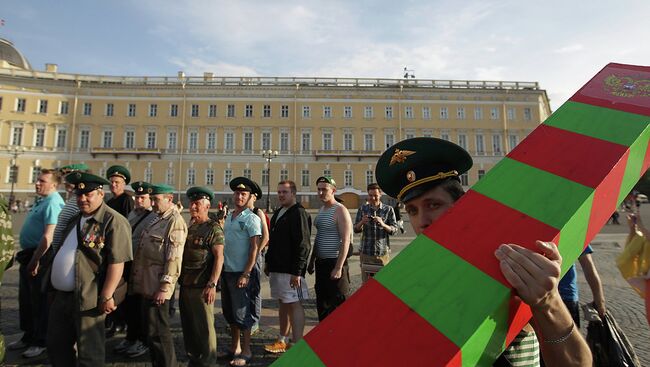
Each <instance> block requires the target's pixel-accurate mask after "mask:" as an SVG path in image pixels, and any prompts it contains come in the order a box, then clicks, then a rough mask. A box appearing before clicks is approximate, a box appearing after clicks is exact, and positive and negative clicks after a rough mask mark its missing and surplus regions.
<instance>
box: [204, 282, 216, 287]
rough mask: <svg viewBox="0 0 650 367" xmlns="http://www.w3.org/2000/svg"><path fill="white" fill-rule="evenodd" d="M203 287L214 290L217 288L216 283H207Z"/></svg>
mask: <svg viewBox="0 0 650 367" xmlns="http://www.w3.org/2000/svg"><path fill="white" fill-rule="evenodd" d="M205 287H206V288H216V287H217V283H215V282H210V283H208V284H207V285H206V286H205Z"/></svg>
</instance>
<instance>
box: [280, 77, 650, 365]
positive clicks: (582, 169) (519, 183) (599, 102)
mask: <svg viewBox="0 0 650 367" xmlns="http://www.w3.org/2000/svg"><path fill="white" fill-rule="evenodd" d="M649 116H650V67H640V66H631V65H621V64H609V65H607V66H606V67H605V68H604V69H603V70H601V71H600V72H599V73H598V74H597V75H596V76H595V77H594V78H592V80H591V81H589V83H587V84H586V85H585V86H584V87H582V88H581V89H580V90H579V91H578V92H577V93H576V94H575V95H574V96H573V97H572V98H571V99H570V100H569V101H568V102H566V103H565V104H564V105H562V107H560V108H559V109H558V110H557V111H556V112H555V113H554V114H553V115H552V116H551V117H549V118H548V119H547V120H546V121H545V122H544V123H543V124H541V125H540V126H539V127H538V128H537V129H535V130H534V131H533V132H532V133H531V134H530V135H529V136H528V137H527V138H526V139H525V140H524V141H523V142H522V143H521V144H520V145H519V146H517V148H516V149H514V150H513V151H512V152H511V153H510V154H508V156H507V157H505V158H504V159H503V160H502V161H501V162H499V163H498V164H497V165H496V166H495V167H494V168H492V170H490V172H489V173H488V174H487V175H486V176H485V177H484V178H483V179H481V181H479V182H478V183H477V184H476V185H475V186H474V187H473V188H472V189H471V190H469V191H468V192H467V194H466V195H465V196H464V197H463V198H462V199H461V200H459V201H458V202H457V203H456V205H455V206H454V207H453V208H452V209H451V210H449V211H448V212H447V213H446V214H445V215H444V216H442V217H441V218H440V219H439V220H438V221H436V222H435V223H433V224H432V225H431V226H430V227H429V228H428V229H427V230H426V231H425V232H424V234H422V235H420V236H418V237H417V238H416V239H415V240H413V242H411V244H409V246H408V247H406V248H405V249H404V250H403V251H402V252H401V253H400V254H399V256H397V257H396V258H395V259H394V260H393V261H391V262H390V263H389V265H388V266H386V267H385V268H384V269H383V270H382V271H381V272H379V273H378V274H377V275H376V276H375V278H374V279H371V280H370V281H369V282H368V283H366V285H364V286H363V287H361V288H360V289H359V290H358V291H357V292H356V293H355V294H354V295H353V296H352V297H350V299H349V300H347V301H346V302H345V303H344V304H343V305H342V306H341V307H340V308H339V309H337V310H336V312H334V313H333V314H332V315H330V316H329V317H328V318H327V319H326V320H325V321H323V322H322V323H321V324H320V325H318V326H317V327H316V328H314V329H313V330H312V331H311V332H310V333H308V334H307V335H306V336H305V338H304V339H303V340H302V341H300V342H299V343H297V344H296V345H295V346H294V347H293V348H291V349H290V350H289V351H288V352H287V353H286V354H285V355H284V356H283V357H282V358H280V359H279V360H278V361H276V362H275V363H274V366H330V367H331V366H390V365H396V366H399V365H412V366H475V365H483V366H485V365H488V366H489V365H491V364H492V362H493V361H494V360H495V359H496V358H497V357H498V355H499V354H501V352H502V351H503V350H504V349H505V347H506V346H507V345H508V344H509V343H510V342H511V341H512V339H513V338H514V337H515V336H516V335H517V333H518V332H519V331H520V330H521V328H522V327H523V325H525V324H526V323H527V322H528V320H529V319H530V310H529V309H528V307H527V306H526V305H524V304H522V303H520V302H518V301H516V300H515V298H514V297H513V295H512V292H511V288H510V286H509V284H508V283H507V281H506V280H505V278H504V277H503V275H502V274H501V271H500V269H499V263H498V261H497V259H496V258H495V257H494V251H495V250H496V248H497V247H498V246H499V245H501V244H502V243H516V244H519V245H522V246H524V247H527V248H530V249H535V245H534V243H535V240H538V239H539V240H552V241H554V242H555V243H557V244H558V247H559V250H560V253H561V254H562V257H563V259H564V260H563V265H562V270H563V272H564V271H566V270H567V269H568V267H569V266H571V264H573V262H575V260H576V259H577V258H578V256H579V255H580V254H581V252H582V250H583V249H584V247H585V246H586V245H587V243H589V241H590V240H591V239H592V238H593V237H594V236H595V235H596V234H597V233H598V231H599V230H600V228H601V227H602V226H603V224H604V223H605V222H606V221H607V219H608V218H609V217H610V216H611V214H612V213H613V212H614V211H615V210H616V208H617V205H618V204H619V203H620V202H621V201H622V200H623V199H624V198H625V196H626V195H627V193H628V192H629V191H630V190H631V189H632V187H633V186H634V184H635V183H636V182H637V181H638V179H639V177H640V176H641V175H642V174H643V173H644V172H645V171H646V169H647V168H648V166H649V164H650V151H649V150H648V141H649V139H650V127H649V126H650V117H649Z"/></svg>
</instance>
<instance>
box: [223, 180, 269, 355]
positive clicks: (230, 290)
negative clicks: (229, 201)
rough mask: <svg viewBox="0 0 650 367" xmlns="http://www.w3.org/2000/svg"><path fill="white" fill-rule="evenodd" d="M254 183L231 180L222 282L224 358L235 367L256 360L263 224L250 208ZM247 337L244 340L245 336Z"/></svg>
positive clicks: (225, 225)
mask: <svg viewBox="0 0 650 367" xmlns="http://www.w3.org/2000/svg"><path fill="white" fill-rule="evenodd" d="M253 187H254V184H253V181H251V180H250V179H248V178H246V177H235V178H234V179H232V181H230V188H231V189H232V190H233V202H234V204H235V208H234V210H233V211H232V213H230V214H228V216H227V217H226V222H225V224H224V233H225V247H224V264H223V273H222V280H221V282H222V283H221V297H222V299H221V304H222V307H223V315H224V317H225V319H226V321H227V322H228V324H229V325H230V335H231V343H230V351H229V353H227V354H226V355H224V356H222V357H226V358H227V359H229V360H230V364H231V365H233V366H245V365H246V364H248V362H249V361H250V359H251V357H252V351H251V328H252V326H253V325H254V324H255V320H254V318H253V310H252V309H253V308H254V302H253V301H254V299H255V297H256V295H257V294H258V293H259V292H260V289H259V288H258V287H256V283H255V282H251V277H252V276H253V275H252V272H253V268H254V267H255V262H256V261H257V255H258V248H259V241H260V237H261V236H262V224H261V220H260V218H259V217H258V216H257V215H255V214H254V213H253V212H252V211H251V210H250V209H248V203H249V201H250V200H251V195H252V191H253ZM240 334H243V340H241V335H240Z"/></svg>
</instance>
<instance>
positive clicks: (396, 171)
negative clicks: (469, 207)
mask: <svg viewBox="0 0 650 367" xmlns="http://www.w3.org/2000/svg"><path fill="white" fill-rule="evenodd" d="M472 164H473V162H472V157H471V156H470V155H469V153H468V152H467V151H466V150H465V149H463V148H461V147H460V146H458V145H456V144H454V143H452V142H450V141H447V140H443V139H438V138H424V137H422V138H412V139H406V140H402V141H400V142H399V143H397V144H395V145H393V146H392V147H390V148H388V149H387V150H386V151H385V152H384V153H383V154H382V155H381V157H380V158H379V161H378V162H377V167H376V170H375V176H376V178H377V183H378V184H379V186H380V187H381V189H382V190H383V191H384V192H385V193H386V194H388V195H390V196H392V197H394V198H396V199H397V200H399V201H401V202H407V201H409V200H411V199H414V198H416V197H418V196H420V195H422V194H423V193H425V192H426V191H428V190H429V189H430V188H432V187H434V186H436V185H438V184H439V183H440V182H441V181H442V180H444V179H446V178H449V177H451V178H454V179H456V180H460V178H459V176H460V175H462V174H463V173H465V172H467V171H468V170H469V169H470V168H471V167H472Z"/></svg>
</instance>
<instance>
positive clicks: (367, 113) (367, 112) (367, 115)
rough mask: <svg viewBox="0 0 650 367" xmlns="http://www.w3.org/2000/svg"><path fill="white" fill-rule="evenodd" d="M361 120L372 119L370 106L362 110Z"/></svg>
mask: <svg viewBox="0 0 650 367" xmlns="http://www.w3.org/2000/svg"><path fill="white" fill-rule="evenodd" d="M363 118H365V119H371V118H372V106H366V107H365V108H364V109H363Z"/></svg>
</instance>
